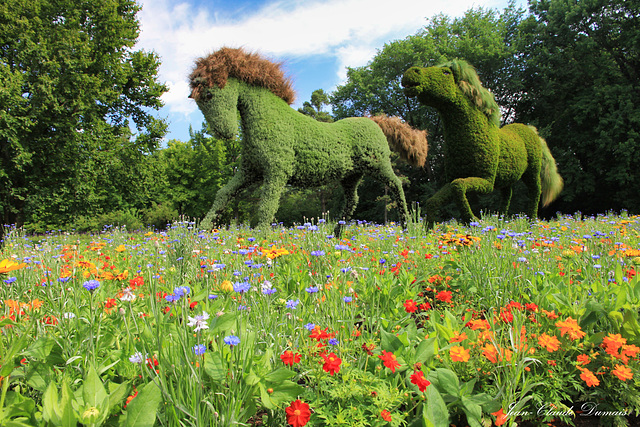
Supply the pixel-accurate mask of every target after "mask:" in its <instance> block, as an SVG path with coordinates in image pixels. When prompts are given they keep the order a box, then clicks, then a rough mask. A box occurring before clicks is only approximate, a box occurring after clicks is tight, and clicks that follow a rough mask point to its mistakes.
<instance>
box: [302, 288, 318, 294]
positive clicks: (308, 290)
mask: <svg viewBox="0 0 640 427" xmlns="http://www.w3.org/2000/svg"><path fill="white" fill-rule="evenodd" d="M305 290H306V291H307V293H310V294H315V293H316V292H318V291H319V289H318V287H317V286H309V287H308V288H307V289H305Z"/></svg>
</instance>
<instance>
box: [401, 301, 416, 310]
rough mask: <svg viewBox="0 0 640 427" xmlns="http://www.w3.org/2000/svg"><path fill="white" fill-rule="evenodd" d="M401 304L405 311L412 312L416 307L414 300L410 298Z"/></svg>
mask: <svg viewBox="0 0 640 427" xmlns="http://www.w3.org/2000/svg"><path fill="white" fill-rule="evenodd" d="M403 305H404V310H405V311H406V312H407V313H414V312H415V311H416V310H417V309H418V306H417V305H416V302H415V301H414V300H412V299H408V300H406V301H405V302H404V304H403Z"/></svg>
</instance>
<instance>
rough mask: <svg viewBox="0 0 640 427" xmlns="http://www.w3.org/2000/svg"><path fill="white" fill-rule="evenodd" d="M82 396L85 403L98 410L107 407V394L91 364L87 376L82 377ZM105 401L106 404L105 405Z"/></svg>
mask: <svg viewBox="0 0 640 427" xmlns="http://www.w3.org/2000/svg"><path fill="white" fill-rule="evenodd" d="M82 398H83V399H84V404H85V405H87V406H90V407H94V408H97V409H99V410H100V412H102V411H106V409H107V408H106V406H108V399H109V395H108V394H107V390H105V388H104V385H103V384H102V380H100V377H99V376H98V373H97V372H96V369H95V368H94V367H93V366H91V367H90V368H89V372H87V376H86V377H85V379H84V383H83V385H82ZM105 403H107V404H106V405H105Z"/></svg>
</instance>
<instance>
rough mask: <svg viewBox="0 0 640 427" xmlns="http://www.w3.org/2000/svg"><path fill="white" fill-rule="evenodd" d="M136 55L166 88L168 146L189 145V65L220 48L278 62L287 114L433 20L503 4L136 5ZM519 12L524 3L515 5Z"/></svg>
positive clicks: (492, 0) (195, 115)
mask: <svg viewBox="0 0 640 427" xmlns="http://www.w3.org/2000/svg"><path fill="white" fill-rule="evenodd" d="M140 3H141V4H142V11H141V12H140V13H139V15H138V18H139V19H140V24H141V34H140V37H139V41H138V45H137V47H138V48H140V49H144V50H147V51H154V52H156V53H157V54H158V55H160V57H161V60H162V65H161V66H160V80H161V81H162V82H165V83H166V84H167V85H168V87H169V92H167V93H166V94H164V96H163V101H164V103H165V106H164V107H163V108H162V109H161V110H160V111H159V113H158V116H159V117H163V118H166V119H168V122H169V133H168V135H167V139H179V140H182V141H187V140H188V139H189V125H191V126H193V128H194V130H199V129H200V128H201V125H202V122H203V121H204V117H203V116H202V114H201V113H200V112H199V111H198V108H197V107H196V105H195V102H194V101H193V100H191V99H189V98H188V97H187V96H188V95H189V91H188V80H187V76H188V74H189V72H190V71H191V68H192V66H193V64H194V62H195V60H196V59H197V58H199V57H201V56H204V55H206V54H208V53H211V52H213V51H215V50H217V49H219V48H221V47H223V46H229V47H243V48H245V49H247V50H250V51H255V52H259V53H261V54H263V55H264V56H266V57H268V58H271V59H273V60H275V61H278V62H284V68H285V70H286V72H287V75H289V76H290V77H292V79H293V83H294V88H295V90H296V93H297V99H296V102H295V103H294V104H293V106H292V107H293V108H298V107H300V106H301V105H302V103H303V102H304V101H308V100H309V98H310V97H311V93H312V92H313V91H314V90H316V89H324V90H325V91H326V92H331V91H333V90H334V89H335V88H336V86H338V85H340V84H342V83H344V81H345V78H346V67H358V66H362V65H366V64H367V63H368V62H369V61H370V60H371V59H372V58H373V57H374V56H375V54H376V52H377V50H378V49H381V48H382V47H383V46H384V44H385V43H387V42H390V41H392V40H397V39H402V38H405V37H406V36H408V35H411V34H414V33H416V31H418V30H419V29H420V28H422V27H424V26H425V25H426V24H427V20H428V18H431V17H433V16H434V15H436V14H438V13H444V14H446V15H449V16H452V17H456V16H462V15H463V14H464V12H465V11H467V10H468V9H470V8H472V7H474V8H477V7H483V8H495V9H498V10H502V9H503V8H505V7H506V6H507V3H508V0H445V1H442V0H208V1H207V0H188V1H179V0H178V1H176V0H140ZM516 4H517V5H519V6H523V7H526V0H516Z"/></svg>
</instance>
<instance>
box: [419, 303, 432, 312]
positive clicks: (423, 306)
mask: <svg viewBox="0 0 640 427" xmlns="http://www.w3.org/2000/svg"><path fill="white" fill-rule="evenodd" d="M419 307H420V310H425V311H426V310H431V304H429V303H428V302H423V303H422V304H420V306H419Z"/></svg>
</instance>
